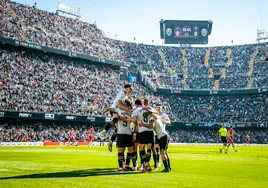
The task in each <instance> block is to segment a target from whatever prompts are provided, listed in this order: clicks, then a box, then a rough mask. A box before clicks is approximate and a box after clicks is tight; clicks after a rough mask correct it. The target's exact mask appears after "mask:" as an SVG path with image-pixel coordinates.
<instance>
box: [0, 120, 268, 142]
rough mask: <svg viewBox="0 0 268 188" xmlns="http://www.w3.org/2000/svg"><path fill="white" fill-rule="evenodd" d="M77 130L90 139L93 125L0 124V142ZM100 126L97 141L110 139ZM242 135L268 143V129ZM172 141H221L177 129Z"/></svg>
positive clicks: (53, 137)
mask: <svg viewBox="0 0 268 188" xmlns="http://www.w3.org/2000/svg"><path fill="white" fill-rule="evenodd" d="M72 128H73V129H74V131H75V141H88V130H89V128H91V126H85V125H81V126H55V125H54V126H44V125H42V124H34V125H27V124H26V125H24V126H19V125H16V126H15V125H13V126H10V125H8V124H0V142H1V141H3V142H10V141H13V142H37V141H41V142H44V141H57V142H67V141H68V139H69V132H70V130H71V129H72ZM101 130H102V129H101V128H100V127H94V131H95V135H94V138H95V141H98V140H99V138H101V140H103V141H109V138H110V135H111V134H112V131H110V132H109V134H107V136H105V138H102V136H101V135H100V133H99V132H100V131H101ZM236 132H237V133H238V134H239V135H240V136H236V137H235V142H237V143H245V137H246V135H247V134H248V135H249V136H250V138H251V143H259V144H266V143H268V131H267V130H262V131H256V130H255V131H253V130H247V131H245V130H243V131H241V130H236ZM170 142H171V143H220V140H219V134H218V133H217V129H215V130H198V131H196V130H195V131H193V130H190V131H189V130H188V131H185V130H177V131H172V132H170Z"/></svg>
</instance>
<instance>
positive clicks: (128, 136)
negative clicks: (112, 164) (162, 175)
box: [101, 84, 171, 172]
mask: <svg viewBox="0 0 268 188" xmlns="http://www.w3.org/2000/svg"><path fill="white" fill-rule="evenodd" d="M131 93H132V87H131V85H130V84H126V85H125V86H124V90H122V91H121V92H119V93H118V94H117V96H116V98H115V100H114V101H113V103H112V105H111V107H110V108H107V109H105V111H104V113H106V112H110V114H111V116H112V121H111V122H110V123H108V124H107V125H106V126H105V129H104V130H103V131H102V132H101V134H102V135H105V134H106V133H107V131H108V130H109V129H110V128H111V127H115V128H116V129H115V133H114V134H113V135H112V137H111V141H110V142H109V144H108V148H109V150H110V151H112V143H113V142H114V141H115V139H116V138H117V141H116V147H117V152H118V165H119V168H118V171H119V172H122V171H125V170H132V171H137V170H139V171H141V172H150V171H152V168H151V166H150V159H151V156H152V155H153V159H154V170H158V167H159V166H160V163H159V158H160V156H161V159H162V162H163V164H164V169H163V170H162V172H170V171H171V166H170V159H169V154H168V151H167V150H168V144H169V135H168V133H167V131H166V124H170V119H169V117H168V116H167V114H165V113H163V112H162V104H161V103H156V104H154V106H155V108H153V107H152V106H151V105H150V101H149V100H148V99H144V98H142V99H136V100H135V101H133V99H132V98H131V97H130V95H131ZM151 102H153V101H151ZM126 148H127V152H126V156H125V151H126ZM138 151H139V156H140V166H139V167H138ZM131 161H132V164H133V166H132V167H130V162H131Z"/></svg>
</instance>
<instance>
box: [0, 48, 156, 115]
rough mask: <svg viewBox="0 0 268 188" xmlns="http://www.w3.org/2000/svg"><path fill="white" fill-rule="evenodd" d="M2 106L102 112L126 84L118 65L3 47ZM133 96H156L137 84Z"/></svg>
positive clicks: (0, 60)
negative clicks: (112, 65)
mask: <svg viewBox="0 0 268 188" xmlns="http://www.w3.org/2000/svg"><path fill="white" fill-rule="evenodd" d="M0 50H1V51H0V65H1V66H0V77H1V79H0V80H1V82H0V88H1V89H0V96H1V97H0V98H1V101H0V109H5V110H15V111H33V112H53V113H71V114H88V115H93V116H96V115H101V114H102V112H103V110H104V109H105V108H106V107H108V106H110V105H111V103H112V101H113V99H114V98H115V96H116V94H117V93H118V92H119V91H120V90H122V86H123V85H124V84H123V83H122V82H121V81H120V79H119V76H120V74H119V69H118V68H117V67H111V66H105V65H96V64H92V63H91V64H90V63H86V62H84V61H77V60H73V61H70V60H68V59H67V60H66V59H63V58H58V57H53V56H49V55H46V54H44V53H39V54H38V53H33V52H27V51H20V50H15V49H14V50H13V49H6V48H4V49H0ZM133 88H134V89H133V93H132V97H133V98H135V99H136V98H140V97H145V98H150V99H151V100H153V101H155V102H157V101H160V98H159V97H156V96H154V95H153V94H152V93H151V92H150V91H148V90H147V89H146V88H145V87H144V86H142V85H141V84H138V83H136V84H133Z"/></svg>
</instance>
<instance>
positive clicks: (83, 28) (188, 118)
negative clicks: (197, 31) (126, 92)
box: [0, 0, 268, 122]
mask: <svg viewBox="0 0 268 188" xmlns="http://www.w3.org/2000/svg"><path fill="white" fill-rule="evenodd" d="M0 8H1V9H0V16H1V19H2V21H1V23H0V36H1V37H4V38H8V39H14V40H19V41H24V42H29V43H33V44H38V45H42V46H46V47H51V48H55V49H60V50H66V51H72V52H76V53H79V54H84V55H87V56H94V57H100V58H105V59H110V60H116V61H123V62H130V63H133V64H137V65H138V69H139V70H140V71H141V72H143V73H146V77H148V79H149V80H150V81H151V82H152V83H153V85H154V86H155V87H157V88H169V89H179V90H215V89H216V90H235V89H252V88H257V89H259V88H267V87H268V80H267V68H268V63H267V62H265V61H264V60H265V58H266V56H265V54H267V52H268V43H261V44H249V45H238V46H219V47H202V48H195V47H186V48H179V47H172V46H156V45H146V44H137V43H131V42H125V41H120V40H114V39H110V38H107V37H106V36H105V34H104V32H103V31H101V30H100V29H99V28H98V27H97V25H96V24H89V23H86V22H83V21H81V20H78V19H71V18H66V17H62V16H59V15H57V14H55V13H51V12H46V11H43V10H39V9H36V8H33V7H29V6H25V5H21V4H18V3H14V2H11V1H9V0H3V1H1V3H0ZM0 65H1V66H0V80H1V82H0V97H1V101H0V110H1V111H2V110H10V111H27V112H49V113H57V114H65V113H70V114H85V115H89V116H100V115H101V114H102V111H103V109H104V108H105V107H107V106H109V105H110V103H111V100H112V99H113V98H114V97H115V95H116V93H117V92H118V91H119V90H120V88H121V86H122V85H123V83H122V81H120V79H119V75H120V70H119V67H118V66H110V65H106V64H104V63H92V62H88V61H84V60H77V59H75V58H68V57H63V56H56V55H53V54H48V53H44V52H40V51H39V52H37V51H29V50H26V49H22V48H15V47H7V46H5V45H3V44H1V52H0ZM134 88H135V89H134V93H133V97H134V98H138V97H141V96H143V97H147V98H149V99H151V100H152V101H154V102H157V101H161V102H163V103H164V104H165V107H164V110H165V112H166V113H168V114H169V115H170V116H171V118H172V121H175V122H223V121H233V122H259V121H268V119H267V117H268V98H267V95H264V94H255V95H250V96H247V95H240V96H186V95H177V96H175V95H163V94H156V93H154V92H151V91H149V90H148V89H147V88H146V87H144V86H143V85H141V84H140V83H135V84H134Z"/></svg>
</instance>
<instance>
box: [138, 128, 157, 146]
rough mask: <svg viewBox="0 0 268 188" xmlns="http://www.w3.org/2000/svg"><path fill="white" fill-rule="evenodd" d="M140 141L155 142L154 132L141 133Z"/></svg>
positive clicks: (141, 142) (145, 142)
mask: <svg viewBox="0 0 268 188" xmlns="http://www.w3.org/2000/svg"><path fill="white" fill-rule="evenodd" d="M139 143H140V144H153V143H154V132H153V131H144V132H141V133H139Z"/></svg>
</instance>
